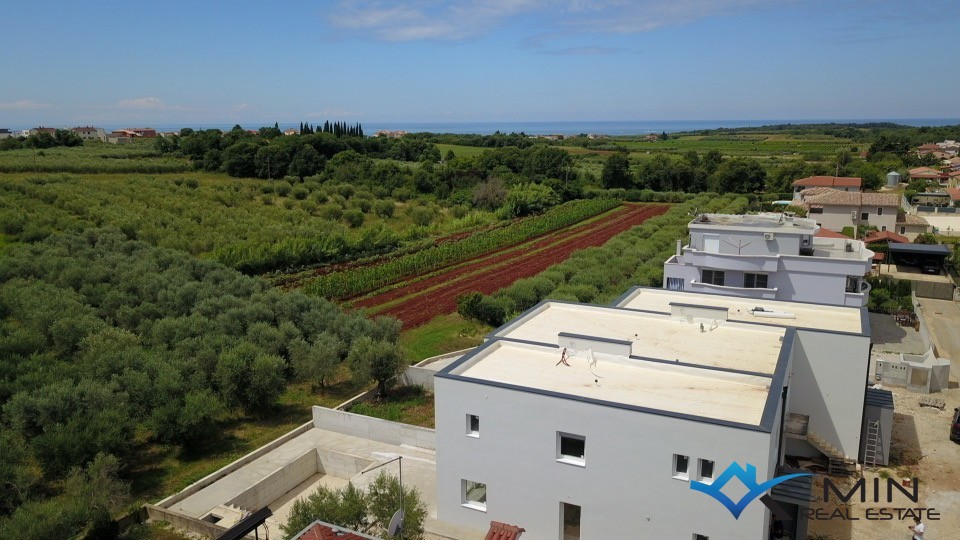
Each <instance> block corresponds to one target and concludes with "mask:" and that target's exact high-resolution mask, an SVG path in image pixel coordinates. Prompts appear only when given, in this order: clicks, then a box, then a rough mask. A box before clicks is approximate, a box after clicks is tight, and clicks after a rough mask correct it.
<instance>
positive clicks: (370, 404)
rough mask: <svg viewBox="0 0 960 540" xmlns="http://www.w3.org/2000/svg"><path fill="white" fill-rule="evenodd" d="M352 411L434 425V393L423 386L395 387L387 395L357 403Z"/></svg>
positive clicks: (407, 422)
mask: <svg viewBox="0 0 960 540" xmlns="http://www.w3.org/2000/svg"><path fill="white" fill-rule="evenodd" d="M350 412H352V413H356V414H362V415H364V416H372V417H374V418H383V419H384V420H390V421H391V422H401V423H403V424H411V425H414V426H420V427H425V428H431V429H432V428H433V427H434V408H433V394H432V393H430V392H427V391H426V390H424V389H423V387H421V386H402V387H400V388H394V389H393V390H391V391H390V393H389V394H388V395H386V396H380V397H376V398H374V399H371V400H370V401H364V402H362V403H357V404H356V405H354V406H353V407H351V408H350Z"/></svg>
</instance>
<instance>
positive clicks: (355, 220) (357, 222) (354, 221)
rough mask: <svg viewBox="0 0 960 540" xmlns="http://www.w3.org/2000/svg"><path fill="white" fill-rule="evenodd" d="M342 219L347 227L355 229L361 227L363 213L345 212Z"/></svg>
mask: <svg viewBox="0 0 960 540" xmlns="http://www.w3.org/2000/svg"><path fill="white" fill-rule="evenodd" d="M343 219H344V220H345V221H346V222H347V225H350V227H351V228H353V229H356V228H357V227H360V226H361V225H363V212H361V211H360V210H356V209H353V210H347V211H346V212H344V213H343Z"/></svg>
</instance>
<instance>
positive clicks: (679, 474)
mask: <svg viewBox="0 0 960 540" xmlns="http://www.w3.org/2000/svg"><path fill="white" fill-rule="evenodd" d="M689 467H690V458H689V457H688V456H683V455H680V454H674V455H673V477H674V478H676V479H678V480H689V479H690V473H689V471H688V470H687V469H688V468H689Z"/></svg>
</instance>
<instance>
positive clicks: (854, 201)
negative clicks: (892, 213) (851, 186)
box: [806, 189, 900, 206]
mask: <svg viewBox="0 0 960 540" xmlns="http://www.w3.org/2000/svg"><path fill="white" fill-rule="evenodd" d="M806 202H807V203H808V204H811V205H818V204H822V205H829V206H900V196H899V195H897V194H896V193H860V192H851V191H838V190H836V189H834V190H832V191H831V192H829V193H823V194H821V195H815V196H813V197H809V198H808V199H807V200H806Z"/></svg>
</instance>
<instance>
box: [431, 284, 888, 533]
mask: <svg viewBox="0 0 960 540" xmlns="http://www.w3.org/2000/svg"><path fill="white" fill-rule="evenodd" d="M866 317H867V316H866V309H864V308H855V307H840V306H826V305H810V304H799V303H788V302H776V301H757V300H755V299H744V298H737V297H730V296H717V295H710V294H699V293H693V292H688V291H668V290H663V289H648V288H635V289H632V290H631V291H629V292H628V293H627V294H626V295H624V296H623V297H622V298H621V299H619V300H618V301H617V303H616V305H615V306H613V307H602V306H595V305H586V304H576V303H566V302H554V301H545V302H542V303H540V304H538V305H537V306H535V307H533V308H531V309H530V310H528V311H527V312H525V313H524V314H522V315H521V316H519V317H518V318H516V319H514V320H513V321H511V322H509V323H507V324H506V325H504V326H502V327H501V328H499V329H497V330H495V331H494V332H492V333H491V335H490V336H489V339H488V341H487V342H486V343H485V344H484V345H482V346H480V347H478V348H477V349H476V350H474V351H473V352H472V353H470V354H468V355H466V356H464V357H463V358H461V359H460V360H458V361H456V362H454V363H452V364H451V365H449V366H448V367H447V368H445V369H443V370H441V371H440V372H439V373H438V374H437V376H436V378H435V380H434V390H435V403H436V451H437V517H438V519H440V520H442V521H444V522H449V523H453V524H456V525H458V526H461V527H467V528H471V529H476V530H484V529H485V528H486V526H487V524H488V523H489V522H490V521H499V522H504V523H512V524H515V525H518V526H520V527H523V528H524V529H525V530H526V533H525V534H524V539H527V538H530V539H551V540H555V539H561V540H574V539H580V538H583V539H592V538H632V539H645V538H649V539H663V538H670V539H683V540H686V539H691V540H704V539H709V540H720V539H730V540H733V539H736V540H742V539H744V538H767V537H768V534H769V530H770V528H771V526H772V525H773V521H774V520H773V514H772V513H771V511H770V510H769V509H768V507H767V506H765V504H764V503H762V502H760V501H753V502H752V503H750V504H748V505H747V506H746V508H745V509H744V510H743V513H742V515H740V516H739V519H735V518H734V517H733V515H732V513H731V512H730V511H728V510H727V508H726V507H725V506H724V505H722V504H721V503H719V502H718V501H717V500H716V499H714V498H713V497H711V496H709V495H707V494H705V493H700V492H698V491H695V490H694V489H691V483H692V482H695V481H700V482H704V483H712V482H714V481H715V480H716V481H718V482H721V484H718V487H722V486H723V485H725V482H726V480H722V479H724V476H723V473H724V471H726V470H727V469H728V467H731V466H732V464H734V463H736V464H738V465H739V466H741V467H744V468H746V469H747V470H749V471H751V472H753V470H752V469H751V468H750V467H748V466H752V467H755V473H756V479H755V480H756V482H758V483H763V482H765V481H767V480H770V479H772V478H774V477H777V476H781V475H783V474H785V472H784V470H783V469H782V468H781V465H782V464H783V463H784V455H785V454H786V455H791V456H821V457H822V456H827V457H828V458H829V461H830V463H831V464H833V465H838V466H839V465H842V466H847V467H849V466H851V464H853V463H854V462H855V461H856V460H857V458H858V456H859V455H860V448H861V425H862V422H863V413H864V399H865V393H866V381H867V376H868V364H869V350H870V337H869V323H868V321H867V318H866ZM749 480H753V478H750V479H749ZM804 482H806V483H804ZM734 486H736V488H734V489H732V490H731V489H728V490H725V492H726V491H737V488H739V492H740V493H743V492H744V489H743V486H740V485H738V484H737V482H736V481H735V482H734ZM809 490H810V484H809V479H808V478H802V479H800V478H798V479H794V480H791V481H790V482H787V483H786V484H781V485H780V486H779V487H776V488H773V489H772V490H771V491H770V495H771V497H772V498H773V499H774V500H775V501H777V502H778V503H779V504H781V505H782V506H783V507H784V508H787V509H789V512H790V515H800V516H803V515H805V513H804V512H805V507H806V506H807V505H808V504H809ZM734 498H736V496H734ZM795 523H796V525H792V526H796V527H799V528H800V529H799V530H797V531H796V532H797V533H800V535H801V536H799V537H803V538H805V537H806V535H805V532H804V530H803V528H804V527H805V519H799V520H796V521H795ZM792 526H791V527H792Z"/></svg>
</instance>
